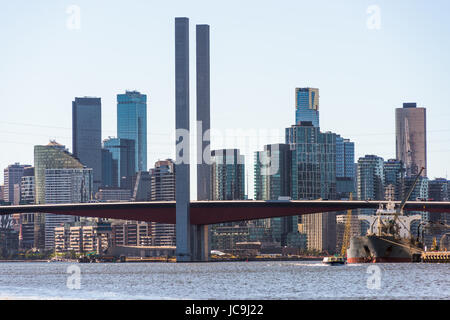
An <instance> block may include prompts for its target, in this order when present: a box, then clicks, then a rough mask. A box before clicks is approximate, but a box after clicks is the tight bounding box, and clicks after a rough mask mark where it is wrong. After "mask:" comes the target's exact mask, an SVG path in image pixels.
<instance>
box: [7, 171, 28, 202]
mask: <svg viewBox="0 0 450 320" xmlns="http://www.w3.org/2000/svg"><path fill="white" fill-rule="evenodd" d="M27 167H28V168H29V167H31V166H30V165H21V164H19V163H15V164H12V165H9V166H8V167H7V168H6V169H5V170H4V183H5V187H4V191H3V200H4V201H5V202H9V203H11V204H16V205H17V204H19V203H18V202H20V188H19V190H17V188H16V190H17V191H19V194H17V192H14V186H15V185H19V186H20V183H21V180H22V176H23V171H24V169H25V168H27ZM17 199H19V201H18V202H17ZM14 200H16V201H14Z"/></svg>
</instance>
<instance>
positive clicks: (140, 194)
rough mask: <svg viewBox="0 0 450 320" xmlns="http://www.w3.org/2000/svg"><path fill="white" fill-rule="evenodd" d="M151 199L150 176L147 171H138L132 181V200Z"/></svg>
mask: <svg viewBox="0 0 450 320" xmlns="http://www.w3.org/2000/svg"><path fill="white" fill-rule="evenodd" d="M151 199H152V177H151V175H150V172H148V171H139V172H138V173H137V175H136V182H135V183H134V188H133V195H132V197H131V200H132V201H150V200H151Z"/></svg>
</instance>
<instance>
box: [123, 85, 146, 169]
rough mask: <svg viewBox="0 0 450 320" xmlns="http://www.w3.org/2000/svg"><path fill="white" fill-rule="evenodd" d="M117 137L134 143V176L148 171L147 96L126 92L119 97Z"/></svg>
mask: <svg viewBox="0 0 450 320" xmlns="http://www.w3.org/2000/svg"><path fill="white" fill-rule="evenodd" d="M117 136H118V138H119V139H129V140H133V141H134V146H135V150H134V161H135V165H134V170H135V171H134V172H131V173H130V175H134V174H135V173H136V172H138V171H147V95H145V94H141V93H140V92H138V91H126V92H125V94H118V95H117Z"/></svg>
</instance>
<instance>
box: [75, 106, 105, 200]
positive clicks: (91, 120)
mask: <svg viewBox="0 0 450 320" xmlns="http://www.w3.org/2000/svg"><path fill="white" fill-rule="evenodd" d="M72 149H73V155H74V156H75V157H76V158H78V159H79V160H80V161H81V163H82V164H83V165H84V166H86V167H88V168H92V170H93V174H94V192H95V191H97V190H98V188H99V187H100V185H101V183H102V181H101V180H102V103H101V99H100V98H89V97H84V98H75V101H73V102H72Z"/></svg>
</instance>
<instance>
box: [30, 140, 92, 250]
mask: <svg viewBox="0 0 450 320" xmlns="http://www.w3.org/2000/svg"><path fill="white" fill-rule="evenodd" d="M83 168H84V166H83V164H82V163H81V162H80V161H79V160H78V159H77V158H75V157H74V156H73V155H72V154H71V153H70V152H69V151H67V149H66V147H65V146H63V145H61V144H59V143H57V142H56V141H50V143H49V144H48V145H45V146H34V174H35V196H36V204H44V203H45V194H46V189H45V188H46V169H83ZM91 197H92V195H91ZM46 215H47V214H45V213H39V214H36V215H35V219H34V223H35V230H34V231H35V232H34V235H35V247H37V248H40V249H43V248H45V229H44V227H45V220H46Z"/></svg>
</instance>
